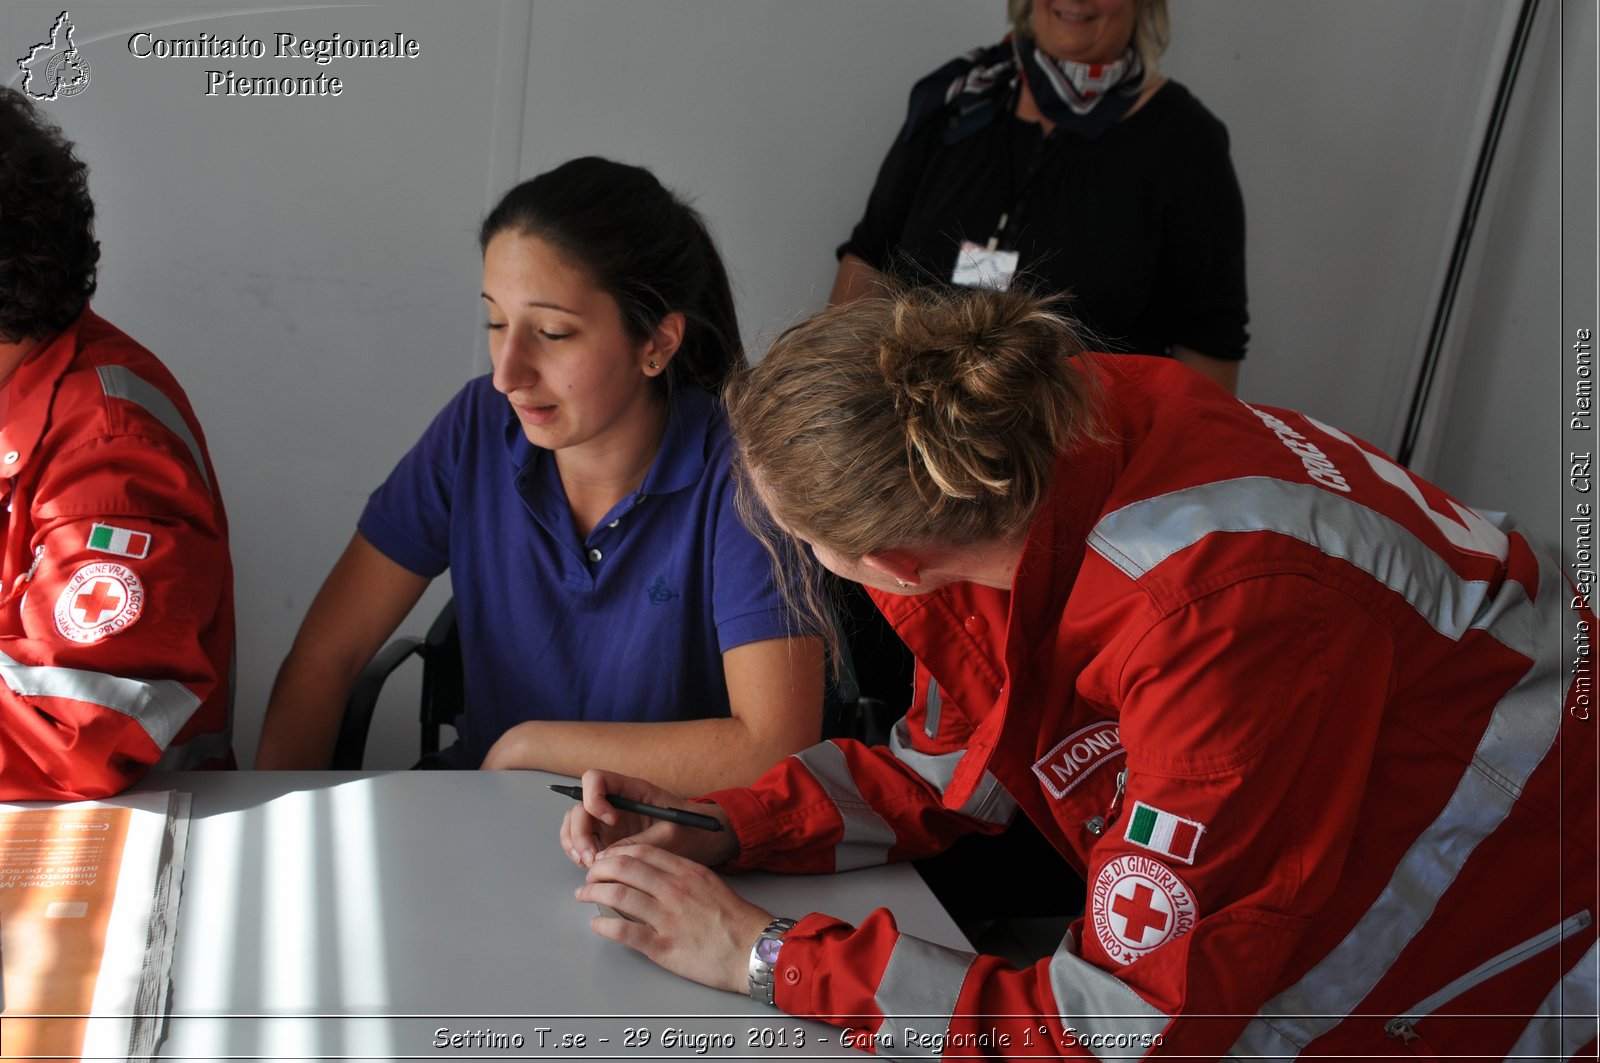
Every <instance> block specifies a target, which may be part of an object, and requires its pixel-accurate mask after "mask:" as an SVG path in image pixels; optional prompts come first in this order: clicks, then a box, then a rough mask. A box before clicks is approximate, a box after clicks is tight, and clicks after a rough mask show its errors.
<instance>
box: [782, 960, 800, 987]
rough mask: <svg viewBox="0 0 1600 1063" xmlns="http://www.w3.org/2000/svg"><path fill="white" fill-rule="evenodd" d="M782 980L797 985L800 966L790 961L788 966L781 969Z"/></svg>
mask: <svg viewBox="0 0 1600 1063" xmlns="http://www.w3.org/2000/svg"><path fill="white" fill-rule="evenodd" d="M783 980H784V982H785V983H786V984H788V985H799V984H800V968H798V967H796V966H795V965H794V964H792V963H791V964H790V965H789V966H787V967H785V968H784V969H783Z"/></svg>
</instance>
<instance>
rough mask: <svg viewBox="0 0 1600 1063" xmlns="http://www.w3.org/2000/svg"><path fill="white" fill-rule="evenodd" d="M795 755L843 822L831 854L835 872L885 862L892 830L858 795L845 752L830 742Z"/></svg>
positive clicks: (859, 794) (890, 843) (887, 858)
mask: <svg viewBox="0 0 1600 1063" xmlns="http://www.w3.org/2000/svg"><path fill="white" fill-rule="evenodd" d="M794 756H795V757H796V759H798V760H799V761H800V763H802V764H804V765H805V767H806V770H807V771H809V772H810V773H811V775H812V777H813V778H815V779H816V780H817V782H818V783H820V784H821V786H822V789H823V792H824V793H826V794H827V795H828V799H829V800H830V801H832V802H833V807H834V808H835V809H837V810H838V812H839V818H840V819H841V820H843V821H844V837H843V838H841V839H840V840H839V844H838V846H837V847H836V848H835V849H834V851H833V866H834V870H836V871H850V870H852V869H854V868H858V867H876V866H878V865H879V864H884V863H887V862H888V860H889V848H890V846H892V845H894V828H893V827H891V826H889V824H887V823H885V822H884V821H883V817H882V816H880V815H878V813H876V812H874V811H873V810H872V806H871V805H869V804H867V801H866V799H865V798H863V797H862V796H861V791H860V790H859V789H857V788H856V781H855V779H854V778H852V777H851V775H850V764H849V762H848V761H846V760H845V759H844V751H843V750H841V749H840V748H839V747H838V746H836V745H834V744H833V743H832V742H819V743H817V744H816V745H814V746H812V747H811V748H809V749H802V750H801V751H800V752H798V753H796V754H794Z"/></svg>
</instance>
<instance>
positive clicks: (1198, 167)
mask: <svg viewBox="0 0 1600 1063" xmlns="http://www.w3.org/2000/svg"><path fill="white" fill-rule="evenodd" d="M947 125H948V120H947V119H946V118H944V117H943V116H939V117H937V118H935V119H933V120H931V121H928V122H927V123H925V124H924V125H923V126H922V127H921V128H920V129H916V130H912V131H910V132H909V135H907V134H906V133H904V132H903V133H902V135H901V136H900V138H899V139H898V140H897V141H896V142H895V145H894V146H893V147H892V148H891V149H890V150H889V155H888V158H886V159H885V160H884V162H883V166H882V168H881V169H880V170H879V172H878V180H877V183H876V185H874V186H873V189H872V195H871V196H870V198H869V199H868V200H867V210H866V215H865V217H863V218H862V219H861V221H860V223H858V224H857V225H856V227H855V230H854V231H853V232H852V233H851V234H850V239H849V240H848V241H847V242H846V243H844V244H842V245H840V247H839V250H838V253H839V254H840V255H841V256H842V255H844V254H845V253H847V252H848V253H851V254H854V255H856V256H857V257H858V258H861V259H863V260H864V261H866V262H867V264H869V265H871V266H872V267H874V268H875V269H877V270H879V271H880V272H884V273H888V274H891V275H894V276H897V277H900V278H902V279H905V280H908V281H913V282H919V283H926V282H928V281H942V282H946V283H948V282H949V280H950V274H951V272H952V270H953V268H954V266H955V261H956V252H957V250H958V248H959V247H960V245H961V243H962V241H963V240H970V241H972V242H974V243H977V244H979V245H983V244H986V243H987V242H988V240H989V238H990V237H991V236H994V235H995V234H996V229H997V226H998V225H999V222H1000V219H1001V216H1002V215H1003V214H1005V215H1009V221H1008V224H1007V225H1006V229H1005V231H1004V233H1003V234H1002V235H1001V239H1000V241H999V245H998V246H999V247H1001V248H1003V249H1011V250H1016V251H1018V252H1019V253H1020V255H1021V261H1020V268H1021V273H1022V274H1023V275H1024V276H1027V277H1031V278H1032V280H1033V282H1034V283H1035V284H1036V285H1037V286H1038V287H1039V288H1040V289H1042V290H1048V291H1060V292H1067V293H1069V294H1070V295H1071V296H1072V297H1073V300H1074V302H1073V306H1072V309H1073V311H1074V313H1075V314H1076V316H1078V317H1079V318H1080V319H1081V320H1082V321H1083V322H1084V323H1086V324H1087V325H1089V327H1090V328H1092V329H1093V330H1094V331H1095V332H1096V333H1098V336H1099V341H1098V345H1100V346H1102V347H1105V348H1108V349H1112V350H1122V351H1132V352H1140V353H1147V354H1170V353H1171V349H1172V347H1173V346H1183V347H1188V348H1191V349H1193V350H1195V351H1198V352H1199V353H1201V354H1205V355H1209V356H1211V357H1213V358H1223V359H1239V358H1243V357H1244V351H1245V344H1246V342H1247V340H1248V334H1247V333H1246V331H1245V323H1246V321H1247V320H1248V314H1247V312H1246V309H1245V277H1244V199H1243V196H1242V195H1241V194H1240V192H1239V182H1238V180H1237V178H1236V177H1235V176H1234V172H1233V164H1232V162H1231V161H1230V159H1229V157H1228V131H1227V129H1226V128H1225V127H1224V126H1223V124H1222V123H1221V122H1220V121H1218V120H1217V119H1216V118H1215V117H1214V116H1213V115H1212V114H1211V112H1209V111H1207V110H1206V109H1205V107H1204V106H1202V105H1201V103H1200V101H1199V100H1197V99H1195V98H1194V96H1193V95H1191V94H1190V93H1189V91H1188V90H1187V89H1185V88H1184V87H1183V86H1182V85H1179V84H1177V83H1176V82H1172V81H1169V82H1167V83H1166V84H1165V85H1163V86H1162V87H1161V88H1160V89H1159V90H1157V91H1156V93H1155V95H1153V96H1152V97H1151V98H1150V99H1149V100H1148V101H1147V102H1146V103H1145V105H1144V106H1143V107H1142V108H1140V109H1139V110H1138V111H1136V112H1134V113H1133V114H1132V115H1130V116H1129V117H1128V118H1126V119H1124V120H1123V121H1121V122H1118V123H1117V124H1116V125H1114V126H1113V127H1112V128H1111V129H1109V130H1108V131H1106V132H1105V133H1104V134H1102V135H1101V136H1100V137H1099V139H1096V140H1086V139H1084V138H1083V137H1080V136H1078V135H1076V134H1074V133H1070V132H1067V131H1065V130H1062V129H1056V130H1054V131H1052V132H1051V134H1050V135H1049V136H1044V135H1042V131H1041V127H1040V126H1039V125H1037V124H1036V123H1033V122H1026V121H1023V120H1022V119H1019V118H1017V117H1016V116H1015V115H1013V114H1011V113H1010V112H1009V111H1007V113H1005V114H1003V115H1002V116H1001V117H1000V118H999V119H997V120H996V121H994V122H991V123H990V124H989V125H987V126H985V127H984V128H982V129H980V130H978V131H977V132H975V133H972V134H971V135H969V136H967V137H966V138H964V139H962V140H960V141H958V142H956V143H955V144H946V143H944V132H945V130H946V128H947Z"/></svg>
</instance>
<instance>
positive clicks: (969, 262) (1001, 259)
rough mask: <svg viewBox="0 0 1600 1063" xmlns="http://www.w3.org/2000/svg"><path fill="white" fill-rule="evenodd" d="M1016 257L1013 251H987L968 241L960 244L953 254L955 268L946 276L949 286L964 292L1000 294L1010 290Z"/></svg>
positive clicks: (1017, 255) (1015, 269)
mask: <svg viewBox="0 0 1600 1063" xmlns="http://www.w3.org/2000/svg"><path fill="white" fill-rule="evenodd" d="M1020 257H1021V256H1020V255H1019V254H1018V253H1017V252H1015V251H1000V250H990V249H989V248H987V247H984V246H983V245H981V244H975V243H973V242H972V241H971V240H964V241H962V243H961V250H960V251H958V252H956V268H955V272H953V273H952V274H950V283H952V284H959V285H961V286H962V287H965V288H993V289H994V290H995V291H1000V292H1003V291H1005V290H1006V289H1008V288H1010V287H1011V278H1012V277H1015V276H1016V275H1017V260H1018V259H1019V258H1020Z"/></svg>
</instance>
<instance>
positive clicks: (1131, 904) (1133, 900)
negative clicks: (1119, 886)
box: [1111, 882, 1167, 944]
mask: <svg viewBox="0 0 1600 1063" xmlns="http://www.w3.org/2000/svg"><path fill="white" fill-rule="evenodd" d="M1155 895H1156V891H1155V890H1153V889H1151V888H1150V887H1149V886H1146V885H1145V884H1144V883H1142V882H1141V883H1138V884H1136V885H1135V886H1134V887H1133V896H1132V897H1123V896H1120V895H1119V896H1118V897H1117V899H1116V900H1114V901H1112V902H1111V910H1112V911H1113V912H1115V913H1116V914H1118V915H1120V916H1122V918H1123V919H1125V920H1126V922H1125V923H1124V924H1123V927H1122V933H1123V934H1124V935H1125V936H1126V937H1128V938H1131V939H1132V940H1133V942H1134V944H1138V943H1140V942H1142V941H1143V940H1144V932H1145V931H1146V930H1165V929H1166V928H1167V913H1166V912H1163V911H1162V910H1161V909H1159V908H1157V907H1156V906H1155V905H1153V904H1151V903H1150V898H1151V897H1154V896H1155Z"/></svg>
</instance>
